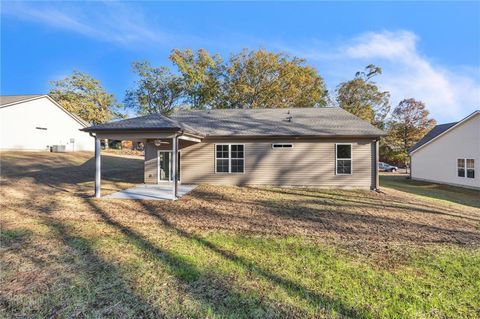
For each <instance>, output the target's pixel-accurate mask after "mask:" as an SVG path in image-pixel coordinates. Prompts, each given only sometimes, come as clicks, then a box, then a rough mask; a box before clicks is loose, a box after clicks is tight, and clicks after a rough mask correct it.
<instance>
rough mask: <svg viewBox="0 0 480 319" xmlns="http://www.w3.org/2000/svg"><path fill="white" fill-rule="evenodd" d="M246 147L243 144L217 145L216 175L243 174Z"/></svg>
mask: <svg viewBox="0 0 480 319" xmlns="http://www.w3.org/2000/svg"><path fill="white" fill-rule="evenodd" d="M244 170H245V147H244V145H243V144H217V145H215V173H243V172H244Z"/></svg>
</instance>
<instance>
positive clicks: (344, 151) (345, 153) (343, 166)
mask: <svg viewBox="0 0 480 319" xmlns="http://www.w3.org/2000/svg"><path fill="white" fill-rule="evenodd" d="M335 156H336V159H335V161H336V173H337V175H350V174H352V144H336V150H335Z"/></svg>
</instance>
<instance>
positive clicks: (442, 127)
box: [409, 122, 458, 152]
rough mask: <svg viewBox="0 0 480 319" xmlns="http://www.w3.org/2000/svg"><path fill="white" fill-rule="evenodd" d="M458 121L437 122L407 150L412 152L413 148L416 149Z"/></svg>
mask: <svg viewBox="0 0 480 319" xmlns="http://www.w3.org/2000/svg"><path fill="white" fill-rule="evenodd" d="M457 123H458V122H452V123H446V124H439V125H436V126H435V127H434V128H432V129H431V130H430V131H429V132H428V133H427V134H426V135H425V136H424V137H422V139H421V140H420V141H418V142H417V144H415V145H413V146H412V147H411V148H410V149H409V151H410V152H413V151H414V150H416V149H417V148H419V147H421V146H423V145H425V144H426V143H428V142H430V141H431V140H433V139H434V138H435V137H437V136H438V135H440V134H442V133H443V132H445V131H446V130H448V129H449V128H451V127H452V126H454V125H455V124H457Z"/></svg>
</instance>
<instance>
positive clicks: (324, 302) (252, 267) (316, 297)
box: [141, 201, 369, 318]
mask: <svg viewBox="0 0 480 319" xmlns="http://www.w3.org/2000/svg"><path fill="white" fill-rule="evenodd" d="M141 205H142V206H143V207H144V211H145V212H147V213H148V214H149V215H150V216H153V217H155V218H156V219H157V220H159V221H160V222H161V224H162V225H163V226H165V227H166V228H168V229H170V230H172V231H174V232H175V233H177V234H178V235H180V236H181V237H183V238H185V239H187V240H191V241H194V242H195V243H197V244H200V245H201V246H202V247H205V248H207V249H208V250H209V251H211V252H212V253H214V254H216V255H218V256H220V257H222V258H224V259H226V260H228V261H230V262H232V263H234V264H236V265H238V266H240V267H242V268H243V269H245V270H248V271H249V272H251V273H254V274H256V275H258V276H260V277H262V278H264V279H266V280H268V281H269V282H271V283H272V284H274V285H277V286H280V287H281V288H283V289H284V290H285V291H287V292H288V293H289V294H291V295H295V296H297V297H300V298H302V299H304V300H305V301H307V302H308V303H310V304H311V305H313V306H314V307H315V308H316V309H317V310H327V311H331V310H333V311H334V312H336V313H339V314H341V315H342V317H346V318H367V317H369V316H368V314H367V313H366V312H365V311H363V310H358V309H354V308H353V307H351V306H349V305H346V304H345V303H343V302H342V301H341V300H338V299H334V298H332V297H329V296H325V295H322V294H320V293H318V292H315V291H313V290H311V289H309V288H307V287H304V286H302V285H300V284H298V283H296V282H294V281H293V280H290V279H287V278H284V277H282V276H279V275H276V274H274V273H272V272H270V271H268V270H266V269H264V268H262V267H260V266H258V265H257V264H256V263H254V262H252V261H250V260H247V259H246V258H244V257H241V256H237V255H235V254H234V253H232V252H230V251H228V250H225V249H222V248H220V247H218V246H217V245H215V244H214V243H212V242H210V241H209V240H207V239H205V238H203V237H200V236H198V235H195V234H193V233H189V232H187V231H185V230H183V229H181V228H179V227H177V226H175V225H173V224H172V223H171V222H170V221H169V220H168V219H167V218H165V217H164V216H162V214H159V213H158V212H157V209H158V207H156V206H154V205H152V204H151V203H149V202H148V201H141Z"/></svg>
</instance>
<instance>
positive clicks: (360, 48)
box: [1, 1, 480, 122]
mask: <svg viewBox="0 0 480 319" xmlns="http://www.w3.org/2000/svg"><path fill="white" fill-rule="evenodd" d="M173 48H193V49H198V48H206V49H207V50H209V51H210V52H215V53H220V54H222V55H223V56H228V55H229V54H231V53H234V52H238V51H240V50H241V49H242V48H249V49H257V48H266V49H269V50H275V51H283V52H286V53H289V54H291V55H296V56H299V57H304V58H306V59H307V62H308V64H310V65H313V66H314V67H316V68H317V69H318V71H319V73H320V74H321V75H322V76H323V77H324V78H325V80H326V83H327V85H328V87H329V89H330V90H333V89H334V88H335V86H336V85H337V84H338V83H339V82H341V81H344V80H348V79H351V78H352V77H353V75H354V73H355V72H356V71H357V70H361V69H362V68H363V67H364V66H366V65H368V64H370V63H374V64H376V65H379V66H381V67H382V68H383V71H384V74H383V75H381V76H380V77H379V78H378V79H377V82H378V84H379V86H380V87H381V88H382V89H384V90H388V91H390V92H391V94H392V104H393V105H395V104H397V103H398V102H399V101H400V100H401V99H403V98H409V97H414V98H417V99H420V100H422V101H424V102H425V103H426V104H427V107H428V108H429V109H430V111H431V113H432V114H433V116H434V117H435V118H436V119H437V120H438V121H439V122H448V121H454V120H458V119H460V118H462V117H464V116H466V115H468V114H469V113H471V112H472V111H473V110H475V109H479V108H480V2H478V1H477V2H463V3H460V2H423V3H418V2H403V3H397V2H365V3H359V2H336V3H333V2H307V3H289V2H261V3H256V2H235V3H222V2H207V3H203V2H202V3H201V2H193V3H187V2H177V3H173V2H144V3H142V2H83V3H80V2H64V3H60V2H52V3H49V2H2V3H1V93H2V94H27V93H45V92H48V89H49V84H48V82H49V81H51V80H58V79H61V78H63V77H65V76H66V75H68V74H69V73H70V72H71V71H72V70H73V69H78V70H81V71H85V72H87V73H89V74H91V75H92V76H94V77H95V78H97V79H99V80H100V81H101V82H102V84H103V85H104V86H105V87H106V88H107V89H108V90H109V91H110V92H113V93H115V95H116V97H117V98H118V99H119V100H120V101H122V100H123V97H124V93H125V90H126V89H128V88H130V87H131V86H132V84H133V82H134V80H135V78H134V76H133V74H132V73H131V66H130V65H131V62H132V61H135V60H145V59H146V60H149V61H151V62H152V63H153V64H154V65H170V62H169V60H168V56H169V53H170V51H171V49H173Z"/></svg>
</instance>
